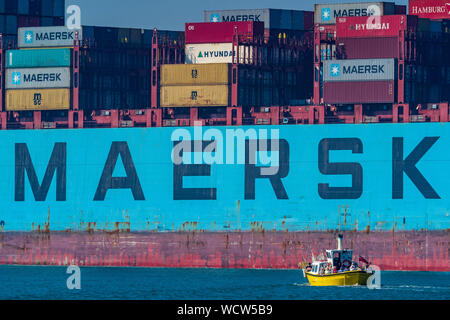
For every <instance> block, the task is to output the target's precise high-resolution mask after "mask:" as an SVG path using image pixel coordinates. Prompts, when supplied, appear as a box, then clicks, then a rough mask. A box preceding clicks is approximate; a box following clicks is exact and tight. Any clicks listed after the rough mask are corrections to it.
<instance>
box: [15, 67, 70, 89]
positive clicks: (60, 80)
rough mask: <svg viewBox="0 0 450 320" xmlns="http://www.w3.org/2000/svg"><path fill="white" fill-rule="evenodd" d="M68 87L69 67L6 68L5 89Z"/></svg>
mask: <svg viewBox="0 0 450 320" xmlns="http://www.w3.org/2000/svg"><path fill="white" fill-rule="evenodd" d="M44 88H70V68H20V69H6V89H44Z"/></svg>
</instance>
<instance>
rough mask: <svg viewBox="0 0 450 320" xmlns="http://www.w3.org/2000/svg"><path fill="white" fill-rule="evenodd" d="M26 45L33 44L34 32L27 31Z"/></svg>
mask: <svg viewBox="0 0 450 320" xmlns="http://www.w3.org/2000/svg"><path fill="white" fill-rule="evenodd" d="M25 43H33V31H25Z"/></svg>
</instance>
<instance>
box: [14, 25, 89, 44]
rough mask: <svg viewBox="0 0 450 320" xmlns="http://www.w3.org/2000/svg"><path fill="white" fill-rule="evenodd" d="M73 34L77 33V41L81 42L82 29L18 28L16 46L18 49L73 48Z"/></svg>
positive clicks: (61, 27)
mask: <svg viewBox="0 0 450 320" xmlns="http://www.w3.org/2000/svg"><path fill="white" fill-rule="evenodd" d="M75 32H78V40H82V39H83V32H82V29H79V30H70V29H68V28H67V27H64V26H58V27H27V28H19V31H18V33H19V34H18V46H19V48H37V47H73V43H74V40H75Z"/></svg>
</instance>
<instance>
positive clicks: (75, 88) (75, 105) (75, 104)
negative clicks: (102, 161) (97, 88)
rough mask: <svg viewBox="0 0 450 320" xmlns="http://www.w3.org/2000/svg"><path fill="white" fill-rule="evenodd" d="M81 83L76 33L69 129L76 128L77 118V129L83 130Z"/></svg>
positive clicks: (78, 42) (76, 33) (78, 45)
mask: <svg viewBox="0 0 450 320" xmlns="http://www.w3.org/2000/svg"><path fill="white" fill-rule="evenodd" d="M79 81H80V40H79V34H78V32H75V40H74V45H73V55H72V109H71V110H69V117H68V127H69V128H70V129H71V128H74V122H75V117H77V127H78V128H83V122H84V121H83V120H84V116H83V111H82V110H79V109H80V103H79V97H80V93H79V92H80V89H79Z"/></svg>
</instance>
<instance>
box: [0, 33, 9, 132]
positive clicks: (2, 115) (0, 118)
mask: <svg viewBox="0 0 450 320" xmlns="http://www.w3.org/2000/svg"><path fill="white" fill-rule="evenodd" d="M3 57H4V50H3V36H2V34H0V127H1V129H2V130H6V120H7V115H6V110H4V106H3V97H4V95H3V84H4V83H5V82H4V81H3V79H4V76H5V74H4V72H3V71H4V70H3V65H4V63H3Z"/></svg>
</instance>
